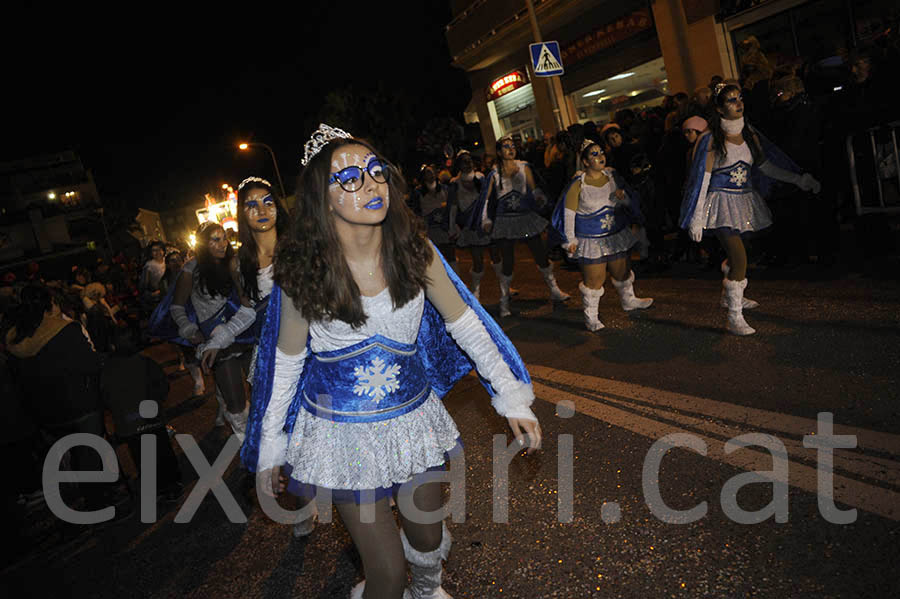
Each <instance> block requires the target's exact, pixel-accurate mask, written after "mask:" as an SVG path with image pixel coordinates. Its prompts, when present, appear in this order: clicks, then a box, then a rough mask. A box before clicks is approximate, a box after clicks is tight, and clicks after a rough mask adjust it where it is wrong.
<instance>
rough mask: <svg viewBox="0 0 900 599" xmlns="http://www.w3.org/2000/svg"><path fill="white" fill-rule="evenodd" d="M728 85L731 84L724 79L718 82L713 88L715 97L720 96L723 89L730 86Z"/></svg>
mask: <svg viewBox="0 0 900 599" xmlns="http://www.w3.org/2000/svg"><path fill="white" fill-rule="evenodd" d="M728 85H729V84H728V83H725V82H724V81H723V82H721V83H716V86H715V87H714V88H713V97H714V98H718V97H719V94H721V93H722V90H723V89H725V88H726V87H728Z"/></svg>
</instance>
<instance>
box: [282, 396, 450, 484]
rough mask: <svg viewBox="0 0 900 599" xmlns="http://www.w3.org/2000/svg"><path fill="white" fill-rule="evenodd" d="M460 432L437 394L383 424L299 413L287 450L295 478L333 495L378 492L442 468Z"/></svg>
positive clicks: (381, 422) (304, 412) (301, 411)
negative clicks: (336, 491)
mask: <svg viewBox="0 0 900 599" xmlns="http://www.w3.org/2000/svg"><path fill="white" fill-rule="evenodd" d="M458 438H459V430H458V429H457V428H456V423H454V422H453V418H451V417H450V414H449V413H448V412H447V410H446V408H444V404H443V403H441V400H440V399H438V397H437V396H436V395H435V394H434V393H433V392H432V393H431V396H430V397H429V398H428V399H426V400H425V402H424V403H423V404H422V405H421V406H419V407H418V408H416V409H415V410H413V411H412V412H408V413H406V414H402V415H400V416H398V417H396V418H391V419H390V420H382V421H380V422H332V421H331V420H326V419H324V418H319V417H318V416H314V415H312V414H310V413H309V412H307V411H306V410H305V409H303V408H300V412H299V413H298V415H297V421H296V423H295V424H294V432H293V434H292V435H291V441H290V443H289V444H288V450H287V461H288V463H289V464H290V465H291V466H292V467H293V469H294V470H293V472H292V473H291V478H293V479H295V480H298V481H300V482H303V483H309V484H313V485H317V486H320V487H327V488H329V489H353V490H361V489H377V488H381V487H390V486H391V485H393V484H395V483H404V482H406V481H408V480H410V479H411V478H412V477H413V476H414V475H416V474H419V473H421V472H425V471H426V470H428V469H429V468H433V467H435V466H440V465H441V464H443V463H444V461H445V455H444V454H445V453H446V452H448V451H450V450H451V449H452V448H453V447H454V446H455V445H456V442H457V439H458Z"/></svg>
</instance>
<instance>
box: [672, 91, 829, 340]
mask: <svg viewBox="0 0 900 599" xmlns="http://www.w3.org/2000/svg"><path fill="white" fill-rule="evenodd" d="M712 105H713V107H714V108H715V110H714V111H711V112H710V120H709V127H710V133H709V134H708V135H704V136H702V137H700V138H699V139H698V140H697V146H696V150H695V152H694V159H693V162H692V164H691V170H690V173H688V183H687V187H686V188H685V196H684V201H683V202H682V207H681V208H682V209H681V213H682V214H681V227H682V228H684V229H687V230H688V233H689V234H690V237H691V239H693V240H694V241H698V242H699V241H700V240H701V239H702V237H703V234H704V232H710V233H713V234H715V235H716V237H717V238H718V239H719V242H720V243H721V244H722V246H723V247H724V248H725V253H726V254H727V256H728V257H727V259H726V261H725V262H723V263H722V273H723V274H724V279H723V280H722V286H723V290H722V295H723V300H722V304H723V306H724V307H727V308H728V331H729V332H731V333H734V334H735V335H752V334H753V333H755V332H756V330H755V329H753V328H752V327H750V325H748V324H747V321H746V320H744V315H743V310H744V309H750V308H754V307H756V306H758V305H759V304H758V303H757V302H754V301H753V300H750V299H747V298H745V297H744V289H746V287H747V278H746V275H747V252H746V250H745V248H744V242H743V239H742V235H745V234H748V233H754V232H756V231H761V230H763V229H765V228H767V227H769V226H770V225H771V224H772V214H771V213H770V212H769V208H768V206H766V203H765V201H764V200H763V197H762V196H764V195H767V192H768V189H769V187H770V185H771V183H772V181H771V179H776V180H778V181H785V182H787V183H791V184H793V185H796V186H797V187H799V188H801V189H803V190H804V191H812V192H813V193H818V192H819V189H820V185H819V182H818V181H816V180H815V179H814V178H813V177H812V176H811V175H810V174H808V173H803V174H801V173H800V172H799V170H800V169H799V168H798V167H797V166H796V165H795V164H794V163H793V162H792V161H791V160H790V159H789V158H788V157H787V156H785V155H784V154H782V153H781V152H780V151H779V150H778V148H776V147H775V146H773V145H772V144H771V143H769V141H768V140H767V139H766V138H765V137H763V136H762V135H761V134H760V133H759V132H758V131H757V130H756V129H754V128H753V127H751V126H750V125H749V124H747V123H745V121H744V103H743V98H742V96H741V89H740V87H739V86H738V85H736V84H734V83H720V84H718V85H717V86H716V88H715V90H714V93H713V100H712Z"/></svg>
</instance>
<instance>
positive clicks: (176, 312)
mask: <svg viewBox="0 0 900 599" xmlns="http://www.w3.org/2000/svg"><path fill="white" fill-rule="evenodd" d="M169 314H171V315H172V320H174V321H175V324H176V325H178V335H179V336H180V337H181V338H182V339H188V340H190V339H191V337H193V336H194V335H196V334H197V333H199V332H200V327H198V326H197V325H196V324H194V323H193V322H191V319H190V318H188V317H187V312H186V311H185V309H184V306H179V305H177V304H172V306H171V307H170V308H169Z"/></svg>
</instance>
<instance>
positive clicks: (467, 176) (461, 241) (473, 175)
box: [448, 150, 502, 299]
mask: <svg viewBox="0 0 900 599" xmlns="http://www.w3.org/2000/svg"><path fill="white" fill-rule="evenodd" d="M455 166H456V169H457V171H458V172H457V175H456V176H455V177H453V178H452V179H451V180H450V186H449V188H450V189H449V193H448V201H449V203H450V206H451V210H454V211H455V214H456V219H455V220H454V221H453V222H451V223H450V226H451V227H453V229H454V232H455V234H456V245H457V247H460V248H468V250H469V252H470V253H471V254H472V271H471V272H470V273H469V274H470V276H471V277H472V294H473V295H474V296H475V298H476V299H480V296H481V277H483V276H484V250H485V249H488V250H489V251H490V258H491V266H493V267H494V272H495V273H497V280H498V281H499V280H500V276H501V275H502V272H501V269H502V263H501V260H500V252H499V251H498V249H497V246H496V245H494V244H493V241H492V240H491V236H490V234H489V233H485V232H484V231H483V230H480V229H477V230H475V229H470V228H469V227H468V226H467V224H468V223H469V222H471V221H472V220H473V219H474V214H473V213H474V212H475V210H476V209H477V208H478V197H479V196H480V195H481V189H482V187H483V186H484V175H482V174H481V173H479V172H477V171H476V170H475V163H474V162H473V160H472V155H471V154H470V153H469V151H468V150H460V151H459V152H458V153H457V154H456V165H455Z"/></svg>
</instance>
